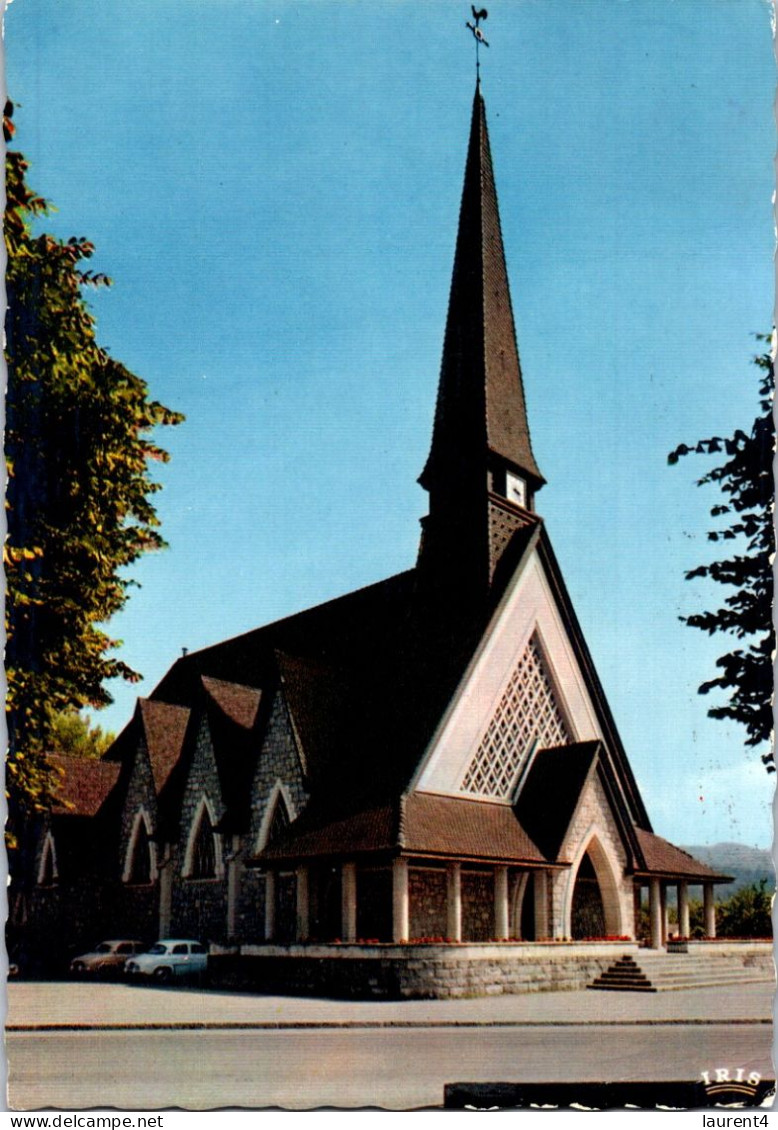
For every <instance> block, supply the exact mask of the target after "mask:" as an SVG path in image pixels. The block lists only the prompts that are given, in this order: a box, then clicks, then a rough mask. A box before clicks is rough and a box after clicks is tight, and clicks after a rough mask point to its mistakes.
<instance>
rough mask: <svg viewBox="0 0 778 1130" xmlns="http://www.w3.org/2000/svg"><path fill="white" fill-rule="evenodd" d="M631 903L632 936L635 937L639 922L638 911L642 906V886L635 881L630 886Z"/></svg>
mask: <svg viewBox="0 0 778 1130" xmlns="http://www.w3.org/2000/svg"><path fill="white" fill-rule="evenodd" d="M632 903H633V905H632V937H633V938H636V937H637V936H638V926H639V924H640V911H641V908H642V906H643V887H642V886H641V884H640V883H635V885H634V887H633V888H632Z"/></svg>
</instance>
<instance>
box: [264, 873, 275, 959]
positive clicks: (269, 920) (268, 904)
mask: <svg viewBox="0 0 778 1130" xmlns="http://www.w3.org/2000/svg"><path fill="white" fill-rule="evenodd" d="M275 936H276V873H275V871H266V872H265V941H266V942H272V941H273V939H274V938H275Z"/></svg>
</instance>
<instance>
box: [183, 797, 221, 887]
mask: <svg viewBox="0 0 778 1130" xmlns="http://www.w3.org/2000/svg"><path fill="white" fill-rule="evenodd" d="M215 822H216V821H215V817H214V812H213V808H212V806H211V803H210V801H209V800H208V797H207V796H205V795H203V796H202V797H201V798H200V803H199V804H198V806H197V810H196V811H195V814H194V818H193V820H192V823H191V825H190V828H189V838H188V840H187V844H186V852H185V854H184V867H183V876H184V878H185V879H221V878H222V877H223V875H224V861H223V859H222V845H221V836H220V835H219V834H218V832H216V831H214V824H215Z"/></svg>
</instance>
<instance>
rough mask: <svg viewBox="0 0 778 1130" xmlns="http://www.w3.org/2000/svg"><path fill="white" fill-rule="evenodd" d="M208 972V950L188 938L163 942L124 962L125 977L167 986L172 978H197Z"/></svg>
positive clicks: (164, 940)
mask: <svg viewBox="0 0 778 1130" xmlns="http://www.w3.org/2000/svg"><path fill="white" fill-rule="evenodd" d="M207 968H208V947H207V946H204V945H203V944H202V942H197V941H193V940H192V939H190V938H163V939H162V940H161V941H159V942H156V943H155V944H154V945H153V946H151V947H150V948H149V949H148V950H146V952H145V953H140V954H138V955H137V956H135V957H132V958H130V959H129V960H128V961H126V962H125V965H124V972H125V973H126V974H127V976H128V977H138V978H140V977H151V978H153V979H154V980H155V981H158V982H160V983H161V984H167V983H168V982H170V981H172V980H173V978H174V977H176V978H178V977H199V976H202V974H203V973H205V971H206V969H207Z"/></svg>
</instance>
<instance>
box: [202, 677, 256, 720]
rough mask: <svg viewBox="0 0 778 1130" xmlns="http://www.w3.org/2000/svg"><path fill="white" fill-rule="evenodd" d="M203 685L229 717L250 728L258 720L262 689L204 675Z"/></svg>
mask: <svg viewBox="0 0 778 1130" xmlns="http://www.w3.org/2000/svg"><path fill="white" fill-rule="evenodd" d="M202 681H203V687H204V688H205V690H206V692H207V693H208V694H209V695H210V696H211V698H212V699H213V701H214V702H215V703H216V705H217V706H219V707H220V709H221V710H222V711H223V712H224V713H225V714H226V715H227V717H228V718H229V719H230V720H231V721H232V722H235V723H236V725H238V726H241V727H242V728H243V729H244V730H250V729H251V728H252V726H253V725H254V723H255V722H256V720H257V714H258V712H259V705H260V702H261V701H262V691H261V690H259V689H257V688H256V687H245V686H241V685H240V684H239V683H226V682H224V680H223V679H213V678H211V677H210V676H208V675H203V677H202Z"/></svg>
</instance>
